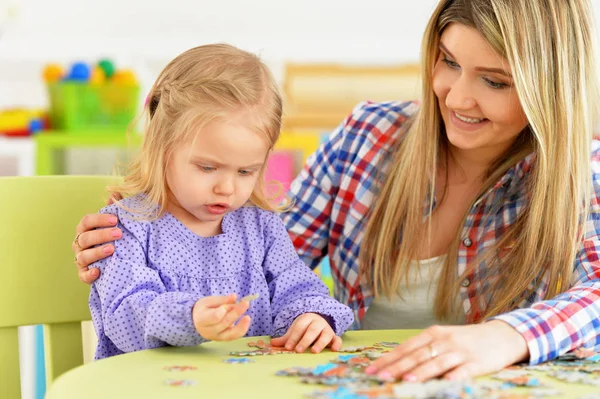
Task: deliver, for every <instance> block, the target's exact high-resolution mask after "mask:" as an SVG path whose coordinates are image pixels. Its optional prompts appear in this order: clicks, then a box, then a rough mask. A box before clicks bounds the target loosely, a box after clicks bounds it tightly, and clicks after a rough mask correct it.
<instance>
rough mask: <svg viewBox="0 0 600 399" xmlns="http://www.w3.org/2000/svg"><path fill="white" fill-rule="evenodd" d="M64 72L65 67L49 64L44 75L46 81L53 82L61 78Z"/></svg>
mask: <svg viewBox="0 0 600 399" xmlns="http://www.w3.org/2000/svg"><path fill="white" fill-rule="evenodd" d="M64 74H65V71H64V69H63V67H61V66H60V65H57V64H49V65H46V67H45V68H44V71H43V74H42V75H43V77H44V82H46V83H51V82H57V81H59V80H61V79H62V77H63V76H64Z"/></svg>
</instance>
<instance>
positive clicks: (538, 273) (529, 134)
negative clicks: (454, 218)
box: [360, 0, 599, 321]
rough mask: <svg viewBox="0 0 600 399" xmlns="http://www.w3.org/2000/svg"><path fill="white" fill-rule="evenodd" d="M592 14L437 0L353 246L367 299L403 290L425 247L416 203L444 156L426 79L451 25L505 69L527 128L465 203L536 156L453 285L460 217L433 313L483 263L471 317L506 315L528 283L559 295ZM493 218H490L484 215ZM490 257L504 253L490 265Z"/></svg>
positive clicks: (577, 194) (576, 7)
mask: <svg viewBox="0 0 600 399" xmlns="http://www.w3.org/2000/svg"><path fill="white" fill-rule="evenodd" d="M592 15H593V12H592V9H591V6H590V4H589V1H587V0H560V1H557V0H441V1H440V2H439V5H438V6H437V8H436V9H435V11H434V13H433V15H432V17H431V19H430V21H429V23H428V26H427V29H426V32H425V36H424V39H423V45H422V55H423V59H422V76H423V77H424V78H423V82H422V88H423V90H422V92H423V99H422V107H421V110H420V112H419V113H418V115H416V117H415V119H414V120H413V121H412V124H411V126H410V127H409V128H408V130H407V131H406V132H405V133H404V135H403V138H402V139H401V140H398V143H397V149H396V150H395V151H396V152H395V154H394V160H393V163H392V164H391V167H390V169H389V170H388V172H387V174H388V175H387V177H386V181H385V182H384V184H383V186H382V189H381V193H380V195H379V197H378V200H377V202H376V203H375V205H374V208H373V210H372V214H371V216H370V219H369V222H368V226H367V230H366V233H365V237H364V241H363V244H362V248H361V254H360V256H361V271H362V272H363V273H364V274H366V276H367V278H368V279H369V281H370V282H371V284H372V285H373V289H374V292H375V295H379V293H380V292H383V293H384V294H385V295H386V296H388V297H391V296H392V295H394V294H395V293H396V291H397V289H398V286H399V284H400V282H401V281H405V282H406V283H407V284H408V269H409V265H410V261H411V260H413V259H417V250H418V248H419V247H420V245H419V244H420V242H421V240H422V239H423V238H425V239H427V237H431V223H430V219H429V223H425V224H424V223H423V216H424V212H426V211H427V209H426V208H427V207H425V208H424V206H423V205H424V202H425V200H426V199H428V201H429V202H428V204H430V205H429V212H430V213H431V212H432V210H433V199H434V198H433V195H434V193H433V189H432V188H433V187H435V184H436V170H437V167H438V165H440V164H441V165H443V163H444V162H446V164H447V157H448V141H447V138H446V135H445V133H444V126H443V121H442V117H441V114H440V110H439V107H438V103H437V99H436V96H435V94H434V92H433V89H432V83H431V76H432V72H433V68H434V65H435V63H436V60H437V58H438V56H439V51H440V50H439V47H438V46H439V42H440V36H441V34H442V32H443V30H444V29H445V28H446V27H447V26H448V25H449V24H451V23H459V24H463V25H466V26H468V27H471V28H474V29H476V30H477V31H478V32H479V33H480V34H481V35H482V36H483V37H484V39H485V40H486V41H487V42H488V43H489V44H490V45H491V46H492V48H493V49H494V50H495V51H496V52H497V53H498V54H500V55H502V56H503V57H505V58H506V59H507V60H508V62H509V64H510V66H511V69H512V75H513V78H514V83H515V87H516V91H517V93H518V96H519V99H520V102H521V105H522V107H523V110H524V112H525V115H526V116H527V119H528V121H529V125H528V126H527V127H526V129H525V130H524V131H523V132H522V133H521V134H520V136H519V137H518V139H517V141H516V142H515V144H514V145H513V147H512V148H510V149H509V150H508V151H507V152H506V153H505V154H504V155H503V156H501V157H500V158H499V159H497V160H496V161H495V162H494V163H493V164H491V165H490V167H489V170H488V173H487V175H486V179H485V182H484V185H483V188H482V189H481V191H480V192H479V194H478V195H477V197H476V198H480V197H481V196H482V195H483V194H484V193H486V192H487V191H488V190H490V189H491V188H492V187H493V186H494V184H495V183H496V182H498V180H499V179H500V178H501V177H502V176H503V175H504V174H505V173H506V172H507V171H508V170H509V169H510V168H511V167H513V166H515V165H516V164H517V163H518V162H519V161H521V160H523V159H524V158H525V157H526V156H527V155H528V154H530V153H531V152H535V156H536V158H535V163H534V166H533V168H532V170H531V171H530V174H529V175H528V177H527V179H526V184H527V186H526V187H525V189H526V190H525V191H527V196H528V197H527V202H526V204H525V206H524V209H523V210H522V212H521V213H520V214H519V217H518V218H517V220H516V223H514V224H512V225H511V226H509V227H508V228H506V229H505V230H504V231H502V232H499V233H500V237H499V238H498V239H497V240H496V242H495V244H494V246H493V247H491V248H488V249H486V251H485V254H484V256H483V257H476V258H475V259H472V260H470V261H469V264H468V265H467V268H466V270H465V272H464V273H463V275H462V276H459V278H458V279H457V258H458V246H459V243H460V240H461V234H462V229H463V226H464V224H465V222H466V218H467V216H468V212H467V214H465V215H464V218H463V223H461V225H460V227H459V229H458V231H457V232H456V234H455V236H454V239H453V241H452V243H451V244H450V247H449V251H448V256H447V259H446V263H445V266H444V269H443V270H442V272H441V274H440V279H439V283H438V288H437V294H436V300H435V313H436V315H437V317H439V318H442V319H444V318H446V319H447V318H449V317H450V316H452V314H453V313H455V312H457V311H458V310H457V309H454V304H455V303H456V299H457V296H458V295H459V291H460V282H461V281H462V280H463V279H464V278H465V277H466V276H467V275H469V274H471V273H472V272H473V271H474V269H475V268H476V266H477V265H478V263H479V264H480V262H487V265H486V275H485V276H484V278H485V282H484V283H482V288H481V289H482V291H483V292H481V295H482V297H481V298H479V299H478V301H479V303H481V304H482V313H481V314H480V318H487V317H490V316H493V315H496V314H499V313H502V312H505V311H507V310H511V309H514V308H515V307H517V306H518V305H519V303H520V302H521V301H523V300H525V299H526V298H528V297H529V296H530V295H531V294H532V293H533V291H534V290H535V289H536V288H537V286H538V285H539V284H544V283H547V284H548V285H547V289H546V291H545V297H546V298H552V297H554V296H556V295H557V294H559V293H560V292H563V291H564V290H566V289H568V288H569V283H570V281H571V276H572V274H573V265H574V261H575V259H576V254H577V250H578V247H579V246H580V245H581V239H582V233H583V228H582V222H583V221H584V220H585V219H586V218H587V215H588V212H589V211H588V208H589V203H590V201H591V197H590V195H591V170H590V151H591V140H592V131H593V128H594V122H595V121H596V116H597V110H598V94H599V90H598V88H599V86H598V76H597V72H596V59H595V51H594V45H595V40H596V36H595V34H596V33H595V32H594V30H593V21H592ZM437 200H440V197H438V198H437ZM441 200H442V201H443V194H442V196H441ZM475 202H476V201H474V202H473V204H471V206H470V207H469V208H468V209H472V206H473V205H475ZM500 206H502V205H500ZM499 211H500V210H499V209H493V210H491V211H490V214H491V215H492V217H495V214H496V213H497V212H499ZM415 232H421V233H420V234H419V233H416V234H415ZM500 252H503V253H506V255H505V256H502V257H500V256H499V255H498V254H499V253H500ZM482 277H483V276H482ZM542 278H543V279H544V280H543V281H542ZM471 319H472V321H477V320H475V318H471Z"/></svg>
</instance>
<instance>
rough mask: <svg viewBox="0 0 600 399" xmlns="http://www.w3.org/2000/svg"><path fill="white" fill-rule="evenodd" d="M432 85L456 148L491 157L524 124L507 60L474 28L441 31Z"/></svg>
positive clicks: (508, 143) (454, 26)
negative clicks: (438, 53)
mask: <svg viewBox="0 0 600 399" xmlns="http://www.w3.org/2000/svg"><path fill="white" fill-rule="evenodd" d="M432 85H433V91H434V92H435V95H436V96H437V98H438V104H439V107H440V112H441V114H442V118H443V120H444V124H445V126H446V134H447V136H448V140H449V142H450V144H451V146H453V147H455V149H459V150H462V151H463V152H464V151H468V152H470V153H473V154H479V155H480V156H481V157H486V158H494V157H496V156H498V155H500V154H501V153H502V152H504V151H505V150H507V149H508V148H509V147H510V146H511V144H512V143H513V142H514V141H515V139H516V138H517V136H518V135H519V133H520V132H521V131H522V130H523V129H524V128H525V127H526V126H527V124H528V122H527V118H526V116H525V114H524V112H523V108H522V107H521V103H520V101H519V97H518V96H517V91H516V89H515V87H514V82H513V79H512V72H511V69H510V66H509V65H508V61H507V60H506V59H505V58H503V57H502V56H501V55H500V54H498V53H496V52H495V51H494V50H493V49H492V47H491V46H490V45H489V44H488V43H487V42H486V41H485V40H484V38H483V37H482V36H481V35H480V34H479V32H477V31H476V30H475V29H472V28H470V27H467V26H465V25H461V24H457V23H452V24H450V25H448V27H446V29H445V30H444V31H443V33H442V35H441V39H440V55H439V57H438V59H437V61H436V64H435V68H434V71H433V76H432Z"/></svg>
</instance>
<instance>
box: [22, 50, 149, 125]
mask: <svg viewBox="0 0 600 399" xmlns="http://www.w3.org/2000/svg"><path fill="white" fill-rule="evenodd" d="M59 71H60V67H59V66H57V65H47V66H46V67H45V68H44V80H45V82H46V87H47V89H48V95H49V98H50V109H49V113H50V118H51V120H52V126H53V127H54V128H56V129H60V130H64V131H67V132H77V131H81V130H85V129H90V128H93V129H106V128H113V129H114V128H120V129H123V131H125V130H126V129H127V127H128V126H129V124H130V123H131V121H132V120H133V119H134V118H135V115H136V113H137V111H138V102H139V84H138V80H137V78H136V76H135V74H134V72H133V71H131V70H129V69H123V70H115V66H114V64H113V63H112V62H111V61H110V60H108V59H104V60H100V61H99V62H98V63H97V64H96V65H94V66H92V67H90V66H89V65H88V64H86V63H83V62H75V63H73V64H72V65H71V68H70V69H68V71H67V73H66V75H62V73H60V72H59ZM60 76H62V78H61V77H60ZM33 127H34V129H37V128H38V125H36V124H34V125H33Z"/></svg>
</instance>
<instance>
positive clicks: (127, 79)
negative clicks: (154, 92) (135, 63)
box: [111, 69, 137, 86]
mask: <svg viewBox="0 0 600 399" xmlns="http://www.w3.org/2000/svg"><path fill="white" fill-rule="evenodd" d="M111 81H112V82H115V83H117V84H119V85H123V86H137V79H136V78H135V73H133V71H131V70H129V69H121V70H118V71H116V72H115V74H114V75H113V76H112V78H111Z"/></svg>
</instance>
